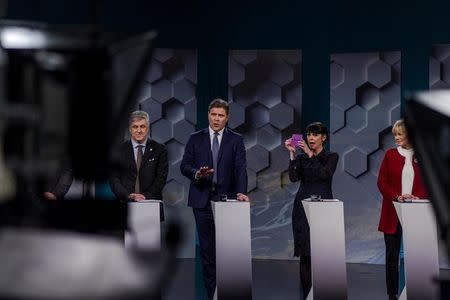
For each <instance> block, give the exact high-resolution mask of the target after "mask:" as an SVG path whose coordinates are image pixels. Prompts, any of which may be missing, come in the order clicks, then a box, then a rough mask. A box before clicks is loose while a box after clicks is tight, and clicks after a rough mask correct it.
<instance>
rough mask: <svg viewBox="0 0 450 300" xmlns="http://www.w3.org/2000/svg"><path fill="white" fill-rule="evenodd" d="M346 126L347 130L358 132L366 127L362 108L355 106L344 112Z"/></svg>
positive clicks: (365, 116) (365, 115) (364, 112)
mask: <svg viewBox="0 0 450 300" xmlns="http://www.w3.org/2000/svg"><path fill="white" fill-rule="evenodd" d="M345 116H346V120H347V125H348V127H349V128H351V129H352V130H354V131H355V132H358V131H359V130H361V129H363V128H364V127H366V126H367V113H366V110H365V109H364V108H362V107H361V106H359V105H355V106H353V107H352V108H350V109H349V110H347V111H346V112H345Z"/></svg>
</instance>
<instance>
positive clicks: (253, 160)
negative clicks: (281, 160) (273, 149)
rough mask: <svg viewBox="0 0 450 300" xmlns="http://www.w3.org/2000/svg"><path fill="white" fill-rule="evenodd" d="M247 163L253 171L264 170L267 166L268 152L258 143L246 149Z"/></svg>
mask: <svg viewBox="0 0 450 300" xmlns="http://www.w3.org/2000/svg"><path fill="white" fill-rule="evenodd" d="M247 165H248V167H249V168H250V169H252V170H253V171H255V172H259V171H261V170H264V169H265V168H267V167H268V166H269V152H267V150H266V149H264V148H263V147H262V146H260V145H255V146H253V147H251V148H250V149H247Z"/></svg>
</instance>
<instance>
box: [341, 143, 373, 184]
mask: <svg viewBox="0 0 450 300" xmlns="http://www.w3.org/2000/svg"><path fill="white" fill-rule="evenodd" d="M343 159H344V170H345V171H346V172H347V173H349V174H350V175H352V176H353V177H355V178H357V177H358V176H360V175H361V174H363V173H364V172H366V171H367V155H366V154H365V153H363V152H362V151H361V150H359V149H358V148H354V149H352V150H350V151H349V152H347V153H345V154H344V157H343Z"/></svg>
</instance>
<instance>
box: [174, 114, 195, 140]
mask: <svg viewBox="0 0 450 300" xmlns="http://www.w3.org/2000/svg"><path fill="white" fill-rule="evenodd" d="M194 131H195V126H194V125H192V124H191V123H189V122H188V121H187V120H180V121H178V122H177V123H175V124H173V137H174V138H175V139H176V140H177V141H179V142H180V143H182V144H183V145H185V144H186V143H187V142H188V140H189V137H190V136H191V133H193V132H194Z"/></svg>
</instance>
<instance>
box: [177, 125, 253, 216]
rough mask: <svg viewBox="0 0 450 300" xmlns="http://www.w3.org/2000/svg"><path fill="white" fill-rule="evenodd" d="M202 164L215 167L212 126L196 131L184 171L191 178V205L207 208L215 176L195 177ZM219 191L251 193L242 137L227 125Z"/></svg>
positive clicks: (230, 195) (233, 196)
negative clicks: (211, 134) (212, 150)
mask: <svg viewBox="0 0 450 300" xmlns="http://www.w3.org/2000/svg"><path fill="white" fill-rule="evenodd" d="M202 166H209V167H210V168H212V166H213V160H212V152H211V140H210V137H209V130H208V128H206V129H203V130H200V131H197V132H194V133H193V134H192V135H191V137H190V138H189V141H188V143H187V144H186V148H185V151H184V156H183V160H182V161H181V165H180V169H181V173H182V174H183V175H184V176H186V177H187V178H189V179H191V186H190V189H189V198H188V205H189V206H191V207H194V208H204V207H206V205H207V203H208V198H209V192H210V190H211V187H212V175H211V176H209V177H208V178H202V179H199V180H196V179H195V172H196V171H197V170H198V169H199V168H200V167H202ZM215 172H217V186H216V189H217V193H218V194H227V195H228V198H229V199H236V194H237V193H243V194H246V193H247V163H246V159H245V147H244V141H243V139H242V136H241V135H240V134H238V133H236V132H234V131H232V130H231V129H229V128H225V130H224V132H223V137H222V141H221V143H220V148H219V154H218V162H217V170H215Z"/></svg>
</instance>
